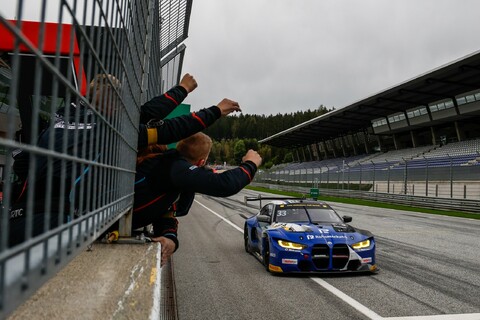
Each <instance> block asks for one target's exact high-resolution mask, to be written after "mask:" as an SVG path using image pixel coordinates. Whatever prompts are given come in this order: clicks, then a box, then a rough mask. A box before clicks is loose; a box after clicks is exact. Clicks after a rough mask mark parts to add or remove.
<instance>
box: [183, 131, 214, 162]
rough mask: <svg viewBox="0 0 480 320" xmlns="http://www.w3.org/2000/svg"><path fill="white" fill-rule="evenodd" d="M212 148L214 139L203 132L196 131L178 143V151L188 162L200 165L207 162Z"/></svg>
mask: <svg viewBox="0 0 480 320" xmlns="http://www.w3.org/2000/svg"><path fill="white" fill-rule="evenodd" d="M211 149H212V139H210V137H209V136H207V135H206V134H204V133H202V132H198V133H195V134H194V135H191V136H190V137H188V138H185V139H183V140H181V141H180V142H178V144H177V150H178V152H179V153H180V154H181V155H182V156H183V157H184V158H185V159H187V160H188V162H190V163H191V164H194V165H197V166H199V167H201V166H204V165H205V164H206V162H207V158H208V155H209V154H210V150H211Z"/></svg>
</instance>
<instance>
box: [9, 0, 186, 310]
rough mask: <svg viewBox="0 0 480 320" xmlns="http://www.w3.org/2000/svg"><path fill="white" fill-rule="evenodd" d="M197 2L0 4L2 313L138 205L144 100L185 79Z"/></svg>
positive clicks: (60, 0) (89, 0) (58, 0)
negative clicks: (137, 162)
mask: <svg viewBox="0 0 480 320" xmlns="http://www.w3.org/2000/svg"><path fill="white" fill-rule="evenodd" d="M191 6H192V0H168V1H167V0H161V1H158V0H107V1H100V0H50V1H46V0H42V1H22V0H18V1H10V2H8V3H3V4H2V8H0V39H1V43H0V176H1V180H2V189H1V190H0V192H1V193H0V195H1V198H2V199H1V203H2V208H1V211H0V212H1V216H0V318H3V317H4V316H6V315H7V314H8V313H9V312H11V311H12V310H14V309H15V308H16V306H18V305H19V304H20V303H22V302H23V301H24V300H25V299H26V298H28V296H29V295H30V294H31V293H33V292H34V291H35V290H36V289H37V288H38V287H39V286H40V285H41V284H42V283H43V282H45V281H46V280H47V279H48V278H49V277H51V276H52V275H54V274H55V273H56V272H57V271H58V270H59V269H60V268H62V267H63V266H64V265H65V264H66V263H67V262H69V261H70V260H71V259H72V258H73V257H74V256H75V255H76V254H78V253H79V252H81V251H82V250H84V249H85V248H86V247H87V246H88V245H89V244H90V243H92V242H93V241H94V240H95V239H97V238H98V237H99V236H100V235H101V234H102V233H103V232H104V231H105V230H106V229H107V228H108V227H109V226H110V225H111V224H112V223H113V222H115V221H116V220H118V219H119V218H120V217H121V216H122V215H123V214H125V213H126V212H128V211H129V210H130V209H131V207H132V204H133V188H134V185H133V182H134V177H135V160H136V150H137V137H138V123H139V119H140V106H141V105H142V103H144V102H145V101H147V99H150V98H152V97H154V96H156V95H159V94H160V93H162V92H163V91H165V90H166V89H168V88H170V87H172V86H173V85H174V84H177V83H178V81H179V78H180V74H181V67H182V63H183V55H184V52H185V47H184V46H183V45H181V42H182V41H183V40H185V39H186V38H187V36H188V21H189V18H190V12H191ZM12 221H15V223H13V222H12ZM86 294H88V293H86Z"/></svg>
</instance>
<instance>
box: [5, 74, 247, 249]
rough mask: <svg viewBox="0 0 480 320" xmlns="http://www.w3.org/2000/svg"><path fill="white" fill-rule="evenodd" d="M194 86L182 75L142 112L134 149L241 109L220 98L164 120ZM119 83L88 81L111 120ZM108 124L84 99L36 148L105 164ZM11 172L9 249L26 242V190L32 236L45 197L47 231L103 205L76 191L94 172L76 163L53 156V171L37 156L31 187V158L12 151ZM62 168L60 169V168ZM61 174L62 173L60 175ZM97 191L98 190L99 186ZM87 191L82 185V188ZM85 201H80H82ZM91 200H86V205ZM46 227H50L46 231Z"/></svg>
mask: <svg viewBox="0 0 480 320" xmlns="http://www.w3.org/2000/svg"><path fill="white" fill-rule="evenodd" d="M196 87H197V83H196V81H195V79H194V78H193V77H192V76H191V75H189V74H186V75H185V76H184V77H183V78H182V81H181V82H180V84H179V85H178V86H176V87H174V88H172V89H170V90H169V91H168V92H166V93H165V94H163V95H161V96H159V97H155V98H153V99H152V100H150V101H149V102H147V103H146V104H144V105H143V106H142V108H141V115H140V122H141V123H140V124H139V136H138V147H139V148H141V147H144V146H146V145H148V144H152V143H161V144H168V143H172V142H174V141H178V140H180V139H181V138H184V137H188V136H190V135H191V134H193V133H195V132H198V131H200V130H203V129H204V128H206V127H208V126H210V125H211V124H213V123H214V122H215V121H216V120H217V119H218V118H220V117H221V116H225V115H228V114H229V113H231V112H234V111H240V107H239V105H238V103H236V102H234V101H232V100H228V99H224V100H222V101H221V102H220V103H219V104H218V105H217V106H212V107H210V108H207V109H203V110H200V111H198V112H195V113H191V114H188V115H183V116H180V117H176V118H172V119H168V120H162V119H161V118H162V117H165V116H166V115H168V114H169V113H170V112H171V111H172V110H173V109H174V108H175V107H176V106H177V105H178V104H180V103H181V102H182V101H183V100H184V99H185V98H186V96H187V95H188V93H189V92H191V91H193V90H194V89H195V88H196ZM118 90H119V82H118V80H117V79H116V78H114V77H113V76H110V75H99V76H96V77H95V79H94V80H93V81H92V82H91V83H90V91H89V97H90V98H91V105H92V106H93V108H95V109H96V111H97V112H99V113H100V114H101V115H102V116H103V117H104V119H107V120H111V119H114V118H115V113H116V112H118V110H119V108H118V107H119V101H118V99H116V97H118V94H116V91H118ZM106 126H107V124H106V123H105V122H104V121H100V118H99V117H98V116H97V114H95V112H94V111H93V110H92V109H91V108H90V106H88V105H87V104H86V103H84V102H83V101H80V102H79V103H77V104H73V103H72V104H71V105H70V106H67V107H63V108H61V109H59V110H58V111H57V112H56V114H55V120H54V123H52V124H51V125H50V126H49V127H48V128H47V129H45V130H44V131H43V132H42V133H41V134H40V137H39V139H38V142H37V146H38V147H40V148H42V149H51V148H52V147H50V140H53V148H52V149H53V150H54V151H56V152H59V153H63V154H67V155H71V156H75V157H78V158H80V159H85V160H88V161H95V162H98V163H106V161H108V160H106V158H108V157H107V155H106V154H105V152H104V150H105V147H104V146H103V145H102V144H103V143H105V141H107V140H104V139H103V137H99V138H98V137H97V133H98V134H100V133H102V132H105V127H106ZM14 158H15V163H14V171H15V173H16V174H17V175H18V177H19V178H20V180H21V181H22V187H21V188H20V192H19V193H18V194H16V195H15V199H13V201H12V207H11V213H15V214H10V215H9V226H10V228H9V230H10V232H9V245H10V246H13V245H15V244H18V243H20V242H22V241H24V239H25V228H26V219H25V212H26V198H27V196H26V195H27V192H31V191H32V190H34V192H35V195H34V201H33V204H34V207H33V213H34V217H33V232H32V234H33V236H35V235H38V234H40V233H42V232H44V230H45V228H44V220H45V217H44V212H46V209H45V204H46V203H47V198H48V197H50V201H49V203H50V204H51V206H50V208H48V209H49V210H48V212H50V219H49V220H50V228H53V227H55V226H57V225H58V224H59V221H58V220H59V216H60V218H61V219H62V217H63V220H64V221H63V222H66V221H68V220H71V219H73V218H75V217H76V216H79V215H82V214H84V213H85V212H89V211H91V210H94V209H96V208H97V207H98V206H101V205H105V203H103V204H98V203H97V204H94V203H93V200H92V199H93V196H90V197H88V196H87V195H85V193H84V191H81V190H80V187H81V186H82V185H83V186H86V185H87V179H89V177H90V176H91V173H92V171H93V170H89V169H90V166H85V165H83V164H81V163H79V162H73V161H65V160H62V159H59V158H53V159H52V160H53V161H52V167H51V169H50V170H51V171H49V168H48V166H47V164H48V158H47V157H46V156H42V155H37V156H36V175H35V183H29V182H28V181H27V179H28V168H29V162H30V161H29V154H28V152H26V151H22V150H18V151H16V152H14ZM62 166H64V167H62ZM62 172H63V175H62ZM48 179H52V180H51V181H52V183H51V186H52V189H51V191H50V192H49V194H48V195H47V194H46V190H47V181H48ZM97 187H98V186H97ZM83 188H85V187H83ZM82 197H83V200H82V201H80V198H82ZM88 199H90V201H87V200H88ZM47 229H48V228H47Z"/></svg>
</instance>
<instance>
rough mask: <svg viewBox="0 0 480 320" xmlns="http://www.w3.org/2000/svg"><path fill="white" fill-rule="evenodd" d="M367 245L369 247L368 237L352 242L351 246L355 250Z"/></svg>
mask: <svg viewBox="0 0 480 320" xmlns="http://www.w3.org/2000/svg"><path fill="white" fill-rule="evenodd" d="M368 247H370V239H367V240H365V241H360V242H357V243H354V244H352V248H353V249H355V250H359V249H365V248H368Z"/></svg>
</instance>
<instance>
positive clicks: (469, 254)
mask: <svg viewBox="0 0 480 320" xmlns="http://www.w3.org/2000/svg"><path fill="white" fill-rule="evenodd" d="M245 192H247V193H248V194H249V195H253V192H252V191H245ZM244 195H245V193H240V194H238V195H237V196H234V197H232V198H227V199H215V198H209V197H205V196H201V195H199V196H197V197H196V203H194V205H193V207H192V210H191V212H190V214H189V215H188V216H186V217H182V218H180V219H179V221H180V227H179V237H180V248H179V251H177V253H175V255H174V259H173V266H174V276H175V287H176V298H177V308H178V315H179V319H181V320H184V319H189V320H190V319H258V318H261V319H278V320H280V319H332V320H333V319H349V320H351V319H411V320H413V319H415V320H418V319H432V320H433V319H444V320H445V319H455V320H456V319H462V320H463V319H465V320H470V319H480V271H479V270H480V254H479V253H478V250H479V247H480V220H471V219H463V218H452V217H444V216H437V215H430V214H421V213H412V212H405V211H395V210H390V209H380V208H371V207H361V206H352V205H344V204H335V203H332V204H331V205H332V206H333V207H334V208H335V209H336V210H337V211H338V212H339V213H340V215H350V216H352V217H353V222H352V223H351V224H352V225H353V226H355V227H358V228H362V229H368V230H370V231H372V232H373V233H374V235H375V236H376V239H377V262H378V265H379V267H380V269H381V270H380V272H379V273H378V274H376V275H373V276H371V275H366V276H364V275H348V276H311V277H310V276H298V275H297V276H272V275H270V274H268V273H267V272H266V271H265V269H264V268H263V266H262V265H261V264H260V263H259V262H258V261H257V260H256V259H255V258H254V257H253V256H251V255H249V254H247V253H246V252H245V251H244V248H243V225H244V221H245V219H244V216H248V215H249V214H253V213H254V212H255V211H256V210H255V209H254V208H251V207H249V208H247V207H245V206H244V205H243V203H241V201H242V200H243V196H244ZM217 215H218V216H217Z"/></svg>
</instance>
